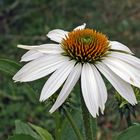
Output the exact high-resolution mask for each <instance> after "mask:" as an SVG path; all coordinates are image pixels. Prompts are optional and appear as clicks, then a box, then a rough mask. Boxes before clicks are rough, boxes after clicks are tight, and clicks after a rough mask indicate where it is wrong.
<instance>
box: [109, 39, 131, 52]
mask: <svg viewBox="0 0 140 140" xmlns="http://www.w3.org/2000/svg"><path fill="white" fill-rule="evenodd" d="M110 46H111V49H112V50H117V51H124V52H127V53H130V54H133V53H132V51H131V50H130V49H129V48H128V47H127V46H125V45H124V44H122V43H120V42H118V41H110Z"/></svg>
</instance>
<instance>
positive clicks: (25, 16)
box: [0, 0, 140, 140]
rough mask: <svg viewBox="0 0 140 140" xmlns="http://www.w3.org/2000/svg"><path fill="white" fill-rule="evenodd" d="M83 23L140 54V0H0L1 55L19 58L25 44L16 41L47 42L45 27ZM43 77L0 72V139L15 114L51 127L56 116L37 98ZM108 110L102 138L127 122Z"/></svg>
mask: <svg viewBox="0 0 140 140" xmlns="http://www.w3.org/2000/svg"><path fill="white" fill-rule="evenodd" d="M83 23H86V24H87V27H90V28H94V29H96V30H98V31H101V32H103V33H105V34H106V35H107V36H108V37H109V39H110V40H117V41H120V42H122V43H124V44H125V45H127V46H128V47H129V48H131V50H132V51H133V52H134V53H135V54H136V56H138V57H140V43H139V42H140V3H139V0H81V1H77V0H0V57H1V58H8V59H11V60H16V61H17V62H19V61H20V58H21V56H22V55H23V54H24V53H25V50H22V49H19V48H17V47H16V46H17V44H28V45H34V44H43V43H47V42H48V41H49V39H48V38H47V37H46V34H47V32H48V31H50V30H52V29H55V28H60V29H64V30H72V29H73V28H74V27H76V26H78V25H81V24H83ZM44 81H45V79H42V81H41V82H40V81H37V82H32V83H31V84H30V85H27V84H19V83H16V84H15V83H13V81H12V76H11V75H7V74H4V73H1V74H0V140H4V139H6V138H7V136H8V135H9V134H11V133H12V132H13V130H14V122H15V120H17V119H19V120H22V121H25V122H28V121H29V122H33V123H35V124H38V125H40V126H42V127H45V128H47V129H48V130H49V131H50V132H52V133H53V129H54V127H55V124H54V118H53V117H51V116H50V115H48V113H47V112H48V109H46V106H44V104H41V103H39V101H38V99H39V94H40V90H41V87H42V86H43V84H44ZM31 87H32V88H33V89H34V90H32V88H31ZM108 104H110V102H109V103H108ZM112 111H113V110H109V109H106V113H105V114H106V115H105V116H104V117H103V116H102V117H100V118H99V122H98V123H99V125H100V128H99V129H101V130H100V132H101V133H99V135H103V134H104V133H105V132H106V135H104V139H106V140H111V138H112V136H113V134H114V133H116V130H117V131H119V130H120V128H121V129H122V128H123V127H125V126H121V124H118V123H117V122H116V116H118V113H117V111H116V113H113V115H112ZM110 114H111V115H110ZM137 120H140V117H137ZM66 126H67V129H66V134H67V133H68V132H69V133H70V139H73V140H76V138H75V137H73V136H72V135H73V132H72V131H67V130H69V129H70V128H69V127H70V126H69V125H66ZM108 132H109V133H108ZM63 139H65V140H66V138H63Z"/></svg>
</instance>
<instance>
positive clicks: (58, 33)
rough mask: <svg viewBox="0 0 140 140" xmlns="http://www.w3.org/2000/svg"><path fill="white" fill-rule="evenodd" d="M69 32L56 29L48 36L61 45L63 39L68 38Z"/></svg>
mask: <svg viewBox="0 0 140 140" xmlns="http://www.w3.org/2000/svg"><path fill="white" fill-rule="evenodd" d="M67 34H68V32H67V31H64V30H61V29H54V30H52V31H50V32H49V33H48V34H47V37H48V38H50V39H51V40H53V41H55V42H58V43H61V41H62V39H63V38H65V37H66V36H67Z"/></svg>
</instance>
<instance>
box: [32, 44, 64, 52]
mask: <svg viewBox="0 0 140 140" xmlns="http://www.w3.org/2000/svg"><path fill="white" fill-rule="evenodd" d="M34 50H37V51H39V52H42V53H46V54H59V53H62V52H64V51H63V49H62V48H61V47H60V44H44V45H40V46H38V47H35V48H34Z"/></svg>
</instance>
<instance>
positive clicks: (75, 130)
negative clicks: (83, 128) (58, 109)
mask: <svg viewBox="0 0 140 140" xmlns="http://www.w3.org/2000/svg"><path fill="white" fill-rule="evenodd" d="M63 112H64V114H65V116H66V117H67V119H68V121H69V122H70V124H71V126H72V128H73V130H74V132H75V134H76V136H77V139H78V140H84V139H83V137H82V135H81V133H80V131H79V129H78V127H77V126H76V123H75V122H74V120H73V118H72V116H71V114H70V113H69V112H68V110H66V109H65V108H63Z"/></svg>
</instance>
